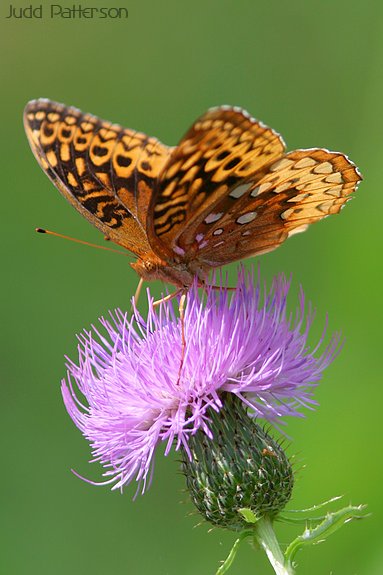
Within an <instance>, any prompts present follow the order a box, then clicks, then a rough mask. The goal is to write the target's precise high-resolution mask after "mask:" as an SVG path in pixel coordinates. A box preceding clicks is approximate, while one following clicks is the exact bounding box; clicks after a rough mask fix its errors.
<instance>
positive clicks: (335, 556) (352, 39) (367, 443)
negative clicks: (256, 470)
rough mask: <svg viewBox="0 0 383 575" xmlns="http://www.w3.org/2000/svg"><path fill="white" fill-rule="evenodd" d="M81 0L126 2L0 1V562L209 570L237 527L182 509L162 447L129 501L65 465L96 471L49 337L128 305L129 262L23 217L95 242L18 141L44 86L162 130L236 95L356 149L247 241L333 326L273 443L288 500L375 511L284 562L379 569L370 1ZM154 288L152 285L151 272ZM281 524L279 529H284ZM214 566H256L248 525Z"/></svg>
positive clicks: (375, 91)
mask: <svg viewBox="0 0 383 575" xmlns="http://www.w3.org/2000/svg"><path fill="white" fill-rule="evenodd" d="M82 4H83V7H85V6H88V7H89V6H93V7H100V6H105V5H108V6H117V7H118V6H120V7H122V6H124V7H127V8H128V10H129V18H128V19H127V20H112V19H109V20H98V19H93V20H81V21H80V20H69V19H65V20H64V19H61V20H50V19H49V16H48V15H47V16H46V17H45V18H44V19H42V20H11V19H6V18H5V16H6V15H7V13H8V10H9V4H8V3H7V2H2V3H1V8H0V12H1V14H0V26H1V30H0V44H1V66H0V76H1V95H0V98H1V109H2V120H1V138H0V145H1V147H2V150H1V158H2V167H1V183H2V204H1V207H2V213H3V219H2V226H1V227H2V236H3V237H2V242H1V247H2V279H1V288H2V289H3V297H2V301H3V306H2V314H3V322H2V323H3V329H2V333H1V337H2V343H1V349H2V352H3V354H2V356H3V357H2V361H1V372H2V382H1V396H2V397H1V407H0V409H1V416H0V424H1V426H2V429H1V437H2V462H3V471H2V474H1V483H2V486H1V497H2V502H1V542H2V544H1V547H2V549H1V552H0V573H1V574H3V573H4V574H6V575H8V574H9V575H13V574H16V575H19V574H24V573H28V574H33V575H34V574H39V575H48V574H49V575H51V574H52V573H54V574H55V575H64V574H65V575H68V573H70V574H71V575H81V574H92V575H101V574H105V573H112V572H113V573H116V572H118V573H121V574H122V573H137V574H141V573H142V574H148V573H156V574H158V575H173V574H179V573H180V572H182V573H183V574H185V575H188V574H193V575H194V574H206V575H208V574H213V573H214V572H215V569H216V568H217V566H218V562H219V560H220V559H223V558H224V557H225V556H226V554H227V552H228V550H229V548H230V546H231V544H232V542H233V540H234V535H232V534H230V533H226V532H223V531H220V530H214V531H213V532H211V533H209V534H208V526H207V525H206V524H205V525H201V526H199V527H198V528H196V529H193V527H194V526H195V525H196V524H197V523H199V518H198V516H196V515H194V514H193V508H192V506H191V504H190V503H189V502H188V499H187V495H186V494H185V493H184V492H183V489H184V481H183V478H182V476H181V475H180V473H179V465H178V462H177V455H174V456H169V457H168V458H167V459H164V458H163V457H162V456H161V455H159V456H158V457H157V463H156V470H155V477H154V481H153V485H152V488H151V489H150V491H149V492H148V493H147V494H146V495H145V496H144V497H138V498H137V500H136V501H134V502H133V501H132V495H133V494H134V490H135V487H134V486H133V487H132V488H130V489H129V490H127V492H126V493H125V494H124V495H123V496H121V495H120V494H119V493H116V492H113V493H112V492H111V491H110V490H109V488H108V487H99V488H96V487H92V486H90V485H88V484H86V483H84V482H82V481H80V480H79V479H77V478H76V477H75V476H74V475H73V474H72V473H71V471H70V469H71V468H75V469H76V470H77V471H78V472H79V473H81V474H83V475H85V476H87V477H90V478H92V479H94V480H99V479H100V478H101V468H100V467H99V465H98V464H94V465H92V466H91V465H89V464H88V463H87V461H88V459H89V458H90V453H89V447H88V445H87V442H86V441H85V440H84V439H83V438H82V436H81V434H80V432H79V431H78V430H77V429H76V428H75V427H74V425H73V423H72V421H71V420H70V418H69V417H68V415H67V413H66V411H65V409H64V407H63V403H62V400H61V394H60V378H61V377H62V376H63V375H64V358H63V356H64V354H65V353H67V354H68V355H70V356H72V357H75V354H76V352H75V350H76V340H75V333H77V332H79V331H80V330H81V329H82V328H83V327H88V326H89V325H90V324H91V323H92V322H95V321H96V318H97V317H98V316H100V315H102V314H103V313H105V312H106V311H107V310H108V309H110V308H114V307H116V306H120V307H122V308H126V307H127V306H128V300H129V298H130V297H131V295H132V293H133V290H134V289H135V287H136V282H137V278H136V276H135V275H134V273H133V271H132V270H131V269H130V268H129V266H128V265H127V260H124V259H123V258H121V257H120V256H118V255H114V254H110V253H106V252H103V251H98V250H92V249H90V248H86V247H82V246H78V245H76V244H73V243H69V242H65V241H62V240H58V239H55V238H49V237H47V236H40V235H37V234H36V233H35V232H34V228H35V227H36V226H42V227H48V228H50V229H53V230H56V231H60V232H63V233H65V234H68V235H72V236H75V237H77V238H81V239H85V240H89V241H93V242H98V243H100V244H103V240H102V236H101V234H100V233H99V232H97V230H95V229H93V228H92V226H91V225H90V224H89V223H88V222H86V221H85V220H84V219H83V218H82V217H81V216H80V215H79V214H77V213H76V211H75V210H74V209H73V208H72V207H71V206H70V205H69V204H68V203H67V202H66V201H65V200H64V199H63V198H62V197H61V196H60V194H59V193H58V192H57V191H56V190H55V188H54V187H53V185H52V184H51V183H50V181H49V180H48V178H47V177H46V176H45V175H44V174H43V172H42V171H41V169H40V168H39V167H38V165H37V162H36V161H35V159H34V158H33V156H32V153H31V151H30V149H29V146H28V143H27V140H26V137H25V135H24V131H23V127H22V110H23V107H24V105H25V104H26V102H27V101H28V100H30V99H32V98H37V97H48V98H51V99H54V100H58V101H61V102H65V103H67V104H73V105H75V106H77V107H79V108H81V109H83V110H84V111H89V112H92V113H94V114H97V115H99V116H100V117H102V118H105V119H108V120H113V121H115V122H118V123H121V124H123V125H125V126H128V127H132V128H135V129H138V130H141V131H143V132H146V133H148V134H151V135H155V136H157V137H158V138H159V139H161V140H162V141H164V142H165V143H168V144H175V143H176V142H177V140H178V139H179V138H180V137H181V135H182V134H183V133H184V132H185V131H186V129H187V128H188V127H189V126H190V124H191V123H192V122H193V120H194V119H196V117H197V116H198V115H199V114H201V113H202V112H204V111H205V110H206V109H207V108H208V107H209V106H212V105H218V104H224V103H225V104H233V105H238V106H242V107H244V108H246V109H248V110H249V111H250V113H251V114H252V115H254V116H255V117H257V118H259V119H262V120H263V121H264V122H265V123H267V124H269V125H270V126H272V127H273V128H274V129H276V130H277V131H279V132H280V133H281V134H282V135H283V137H284V138H285V140H286V142H287V145H288V148H289V149H290V150H291V149H295V148H303V147H313V146H323V147H327V148H329V149H333V150H339V151H342V152H344V153H347V154H348V155H349V156H350V158H351V159H352V160H353V161H354V162H355V163H356V164H357V165H358V166H359V167H360V170H361V171H362V173H363V175H364V182H363V183H362V184H361V186H360V188H359V192H358V193H357V194H356V196H355V199H354V200H353V201H352V202H350V203H349V204H348V205H347V207H346V209H345V210H344V211H342V213H341V215H340V216H334V217H331V218H328V219H326V220H325V221H324V222H321V223H320V224H318V225H315V226H313V227H312V228H311V229H310V230H309V231H307V232H306V233H305V234H304V235H298V236H296V237H294V238H293V239H291V240H289V241H288V242H286V244H284V245H283V246H282V247H281V248H279V249H278V250H277V251H275V252H274V253H270V254H267V255H265V256H263V257H262V258H261V259H260V261H261V265H262V272H263V275H264V277H265V278H267V279H268V280H269V281H270V279H271V278H272V276H273V275H274V274H276V273H278V272H279V271H285V272H286V273H287V274H290V273H292V274H293V292H292V296H293V297H295V295H296V293H297V289H298V286H299V284H302V285H303V287H304V289H305V292H306V294H307V297H308V298H309V299H310V300H312V301H313V302H314V304H315V306H316V308H317V321H316V328H315V329H316V330H317V333H319V332H320V330H321V328H322V326H323V322H324V317H325V314H326V312H327V311H328V313H329V318H330V321H329V326H330V330H337V329H341V330H342V332H343V334H344V335H345V337H346V345H345V348H344V350H343V351H342V353H341V355H340V356H339V358H338V359H337V360H336V362H335V363H334V365H333V366H331V367H330V368H329V369H328V370H327V371H326V373H325V376H324V379H323V383H322V384H321V385H320V387H319V388H318V389H317V392H316V398H317V400H318V401H319V402H320V407H319V408H318V409H317V410H316V411H315V412H308V413H307V418H306V420H300V421H289V422H288V428H287V432H288V434H289V435H290V436H291V438H292V441H291V446H290V449H289V452H290V453H291V454H294V453H297V454H298V460H299V464H298V467H300V468H302V467H303V466H304V469H301V470H300V471H299V473H298V478H297V484H296V488H295V492H294V497H293V501H292V503H291V507H292V508H302V507H306V506H309V505H312V504H313V503H315V502H319V501H321V500H324V499H328V498H330V497H332V496H334V495H337V494H342V493H343V494H345V499H346V502H348V501H349V500H351V501H352V502H354V503H361V502H366V503H368V505H369V510H370V511H371V512H372V513H373V515H372V516H371V517H370V518H369V519H368V520H366V521H364V522H362V523H351V524H350V525H348V526H346V527H344V528H343V529H342V530H341V532H339V533H337V534H335V535H334V536H333V537H332V538H330V539H329V540H328V541H327V542H326V543H324V544H323V545H320V546H316V547H314V548H311V549H310V550H305V551H303V552H302V553H300V555H299V556H298V560H299V569H298V571H297V574H299V573H302V574H303V573H310V575H317V574H318V575H319V574H320V575H325V574H330V573H332V574H333V575H381V574H382V573H383V548H382V545H381V540H382V527H383V525H382V512H383V496H382V487H381V482H382V463H381V461H382V448H381V437H382V431H381V419H382V417H381V405H382V399H383V387H382V380H381V371H382V368H381V351H380V345H379V343H380V342H379V338H380V337H381V325H382V323H381V322H382V317H381V313H380V312H381V293H382V289H381V279H382V278H381V248H382V243H381V237H382V236H381V229H382V226H381V214H382V210H383V202H382V198H383V196H382V191H381V186H382V176H381V169H382V149H383V148H382V133H383V121H382V101H383V75H382V55H383V50H382V41H381V39H382V35H383V4H382V3H381V2H379V1H378V0H376V1H373V0H366V1H365V2H363V3H361V2H359V1H357V0H348V1H346V0H335V1H334V0H322V1H321V2H314V1H312V0H301V1H297V0H289V1H288V2H286V1H281V0H279V1H278V0H271V1H268V2H261V1H259V0H255V1H254V0H238V1H235V2H234V1H228V0H221V1H218V0H212V1H209V2H207V1H206V0H195V1H194V2H182V1H179V0H178V1H177V0H164V1H162V2H156V1H154V0H152V1H151V2H149V1H141V2H140V1H138V0H116V2H115V3H110V2H109V3H108V2H106V1H101V2H100V1H98V0H86V1H85V0H84V2H83V3H82ZM14 5H15V6H16V7H20V6H24V7H25V6H28V5H29V4H28V3H27V2H25V3H17V4H14ZM38 5H39V4H38V3H37V2H36V3H35V4H34V6H38ZM49 5H50V4H49V3H48V2H45V3H44V4H43V7H44V8H45V9H46V10H48V9H49ZM62 5H63V6H71V5H72V3H71V2H68V3H66V4H62ZM247 264H249V262H247ZM233 272H234V268H233ZM152 289H153V291H154V292H156V293H157V294H159V293H160V289H161V285H160V284H153V286H152ZM379 352H380V353H379ZM278 531H279V534H280V539H281V541H282V542H283V543H287V542H289V541H290V540H291V539H292V538H293V535H294V534H296V533H297V531H296V530H295V529H294V528H291V527H281V528H279V529H278ZM230 573H232V575H239V574H241V575H244V574H246V573H259V574H260V575H261V574H263V573H264V574H267V573H271V569H270V567H269V566H268V564H267V563H266V560H265V559H264V558H263V557H262V554H261V553H258V554H255V553H254V551H253V550H252V549H251V548H250V547H249V546H247V545H244V546H243V548H241V550H240V552H239V556H238V560H237V562H236V563H235V565H234V567H233V568H232V570H231V571H230Z"/></svg>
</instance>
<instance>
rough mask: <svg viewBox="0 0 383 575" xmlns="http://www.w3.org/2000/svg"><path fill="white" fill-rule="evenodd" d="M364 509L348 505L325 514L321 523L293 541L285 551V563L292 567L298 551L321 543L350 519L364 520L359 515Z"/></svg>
mask: <svg viewBox="0 0 383 575" xmlns="http://www.w3.org/2000/svg"><path fill="white" fill-rule="evenodd" d="M365 507H366V506H365V505H358V506H354V505H348V506H347V507H344V508H343V509H340V510H339V511H335V512H332V513H327V514H326V516H325V518H324V519H323V521H321V523H319V525H317V526H316V527H314V528H311V527H306V529H305V530H304V532H303V534H302V535H299V536H298V537H297V538H296V539H294V541H292V542H291V543H290V545H289V546H288V548H287V549H286V552H285V559H286V562H287V563H288V564H289V565H292V561H293V559H294V557H295V555H296V553H297V551H298V550H299V549H301V548H302V547H304V546H305V545H314V544H316V543H321V542H322V541H324V540H325V539H326V537H328V536H329V535H331V534H332V533H334V532H335V531H337V530H338V529H340V528H341V527H342V526H343V525H344V524H345V523H347V522H348V521H351V520H352V519H364V518H365V517H367V515H366V514H361V513H360V512H361V511H363V509H365Z"/></svg>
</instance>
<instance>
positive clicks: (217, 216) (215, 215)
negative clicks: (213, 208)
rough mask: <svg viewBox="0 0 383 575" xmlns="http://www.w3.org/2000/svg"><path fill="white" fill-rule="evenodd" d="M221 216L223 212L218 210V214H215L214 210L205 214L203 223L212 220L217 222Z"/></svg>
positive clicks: (210, 222)
mask: <svg viewBox="0 0 383 575" xmlns="http://www.w3.org/2000/svg"><path fill="white" fill-rule="evenodd" d="M222 216H223V212H219V213H218V214H215V213H214V212H212V213H211V214H209V215H208V216H206V218H205V219H204V222H205V224H213V223H214V222H218V220H219V219H220V218H222Z"/></svg>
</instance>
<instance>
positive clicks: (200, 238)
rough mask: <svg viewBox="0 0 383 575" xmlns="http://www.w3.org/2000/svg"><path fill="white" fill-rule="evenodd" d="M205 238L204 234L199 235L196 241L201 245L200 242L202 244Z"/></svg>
mask: <svg viewBox="0 0 383 575" xmlns="http://www.w3.org/2000/svg"><path fill="white" fill-rule="evenodd" d="M204 237H205V236H204V235H203V234H198V235H197V236H196V237H195V240H196V242H198V243H200V242H202V240H203V238H204Z"/></svg>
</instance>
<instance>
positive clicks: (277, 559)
mask: <svg viewBox="0 0 383 575" xmlns="http://www.w3.org/2000/svg"><path fill="white" fill-rule="evenodd" d="M254 531H255V533H254V536H255V539H256V541H257V542H258V543H259V545H260V546H261V547H262V549H263V550H264V551H265V553H266V555H267V557H268V559H269V561H270V563H271V565H272V567H273V569H274V571H275V573H276V574H277V575H294V570H293V569H292V567H291V566H288V565H286V564H285V558H284V556H283V553H282V551H281V548H280V547H279V544H278V541H277V538H276V536H275V532H274V529H273V524H272V522H271V520H270V519H269V518H268V517H266V516H264V517H262V518H261V519H259V520H258V521H257V523H256V524H255V529H254Z"/></svg>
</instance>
